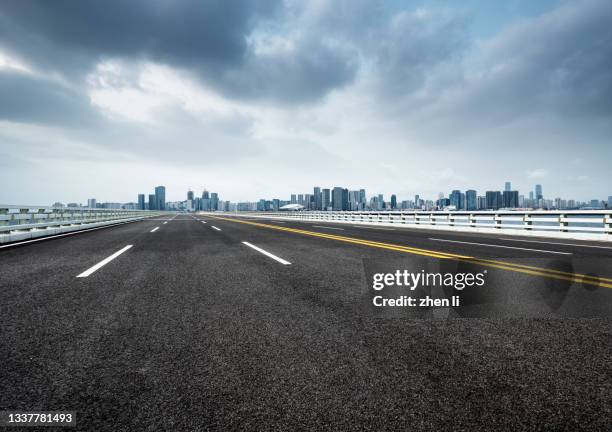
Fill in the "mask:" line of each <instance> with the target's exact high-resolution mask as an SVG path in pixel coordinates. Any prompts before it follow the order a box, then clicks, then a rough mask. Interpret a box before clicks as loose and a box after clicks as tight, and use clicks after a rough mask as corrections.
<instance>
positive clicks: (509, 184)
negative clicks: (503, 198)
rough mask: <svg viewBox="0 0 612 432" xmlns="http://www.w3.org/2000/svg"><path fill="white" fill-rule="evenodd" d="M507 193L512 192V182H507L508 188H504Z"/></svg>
mask: <svg viewBox="0 0 612 432" xmlns="http://www.w3.org/2000/svg"><path fill="white" fill-rule="evenodd" d="M504 190H505V191H510V190H512V184H511V183H510V182H506V187H505V188H504Z"/></svg>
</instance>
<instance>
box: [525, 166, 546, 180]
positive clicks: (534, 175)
mask: <svg viewBox="0 0 612 432" xmlns="http://www.w3.org/2000/svg"><path fill="white" fill-rule="evenodd" d="M547 176H548V171H547V170H545V169H544V168H536V169H534V170H531V171H527V177H529V178H530V179H542V178H545V177H547Z"/></svg>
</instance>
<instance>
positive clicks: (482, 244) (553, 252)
mask: <svg viewBox="0 0 612 432" xmlns="http://www.w3.org/2000/svg"><path fill="white" fill-rule="evenodd" d="M429 240H433V241H441V242H449V243H463V244H469V245H476V246H489V247H496V248H504V249H517V250H524V251H531V252H543V253H551V254H559V255H572V254H571V252H556V251H549V250H542V249H527V248H520V247H514V246H502V245H493V244H487V243H472V242H464V241H458V240H446V239H437V238H430V239H429Z"/></svg>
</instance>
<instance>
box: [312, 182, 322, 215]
mask: <svg viewBox="0 0 612 432" xmlns="http://www.w3.org/2000/svg"><path fill="white" fill-rule="evenodd" d="M313 195H314V196H313V200H314V209H315V210H322V209H323V203H322V197H321V188H320V187H318V186H316V187H315V188H314V190H313Z"/></svg>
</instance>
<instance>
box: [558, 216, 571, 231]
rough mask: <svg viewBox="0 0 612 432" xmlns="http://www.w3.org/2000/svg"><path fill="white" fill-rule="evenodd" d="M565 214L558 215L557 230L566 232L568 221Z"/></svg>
mask: <svg viewBox="0 0 612 432" xmlns="http://www.w3.org/2000/svg"><path fill="white" fill-rule="evenodd" d="M564 219H565V215H563V214H560V215H559V230H560V231H561V232H567V227H568V225H569V222H567V221H565V220H564Z"/></svg>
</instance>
